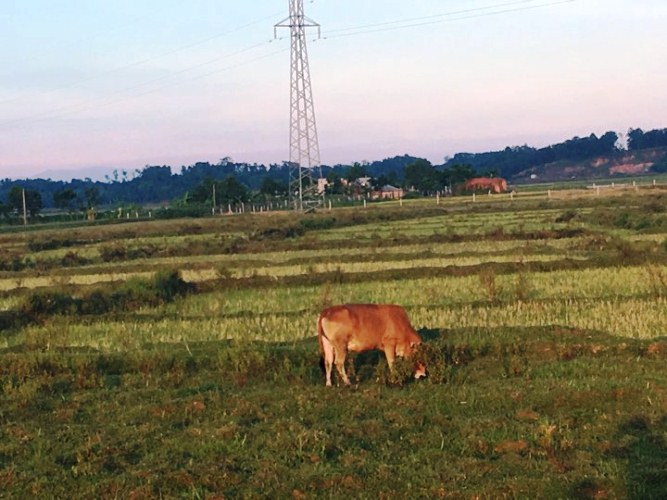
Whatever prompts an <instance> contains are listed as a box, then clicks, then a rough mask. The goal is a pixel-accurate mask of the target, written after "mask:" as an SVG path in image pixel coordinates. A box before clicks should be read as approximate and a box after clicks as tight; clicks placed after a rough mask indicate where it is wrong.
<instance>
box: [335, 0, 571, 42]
mask: <svg viewBox="0 0 667 500" xmlns="http://www.w3.org/2000/svg"><path fill="white" fill-rule="evenodd" d="M533 1H534V0H521V1H517V2H510V3H505V4H497V5H492V6H488V7H478V8H476V9H466V10H460V11H453V12H446V13H442V14H433V15H430V16H423V17H416V18H405V19H399V20H395V21H387V22H383V23H375V24H367V25H361V26H353V27H349V28H339V29H336V30H330V31H325V32H324V34H323V36H322V39H323V40H328V39H332V38H345V37H350V36H358V35H365V34H370V33H380V32H384V31H396V30H401V29H408V28H416V27H420V26H427V25H433V24H442V23H450V22H455V21H463V20H467V19H475V18H481V17H489V16H496V15H500V14H508V13H513V12H521V11H527V10H535V9H540V8H545V7H551V6H556V5H562V4H566V3H572V2H576V1H577V0H558V1H554V2H547V3H540V4H537V5H526V6H522V7H515V8H502V7H509V6H512V5H518V4H524V3H531V2H533ZM498 8H501V10H493V11H492V12H480V11H482V10H491V9H498ZM475 12H478V13H475ZM443 18H445V19H443ZM329 33H333V34H331V35H329Z"/></svg>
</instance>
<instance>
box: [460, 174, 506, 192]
mask: <svg viewBox="0 0 667 500" xmlns="http://www.w3.org/2000/svg"><path fill="white" fill-rule="evenodd" d="M464 187H465V189H466V190H467V191H480V190H481V191H489V192H493V193H496V194H498V193H504V192H505V191H507V181H506V180H505V179H501V178H499V177H475V178H473V179H468V180H467V181H466V182H465V186H464Z"/></svg>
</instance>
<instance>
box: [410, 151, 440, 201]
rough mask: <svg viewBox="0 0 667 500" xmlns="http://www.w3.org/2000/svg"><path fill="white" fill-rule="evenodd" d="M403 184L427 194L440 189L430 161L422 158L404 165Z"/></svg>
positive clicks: (436, 173)
mask: <svg viewBox="0 0 667 500" xmlns="http://www.w3.org/2000/svg"><path fill="white" fill-rule="evenodd" d="M405 185H406V186H407V187H413V188H415V189H416V190H417V191H420V192H421V193H422V194H424V195H427V194H430V193H434V192H436V191H438V189H440V179H439V178H438V172H437V171H436V170H435V168H434V167H433V165H431V162H430V161H428V160H423V159H422V160H417V161H415V162H413V163H411V164H409V165H408V166H406V167H405Z"/></svg>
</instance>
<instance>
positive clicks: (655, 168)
mask: <svg viewBox="0 0 667 500" xmlns="http://www.w3.org/2000/svg"><path fill="white" fill-rule="evenodd" d="M665 171H667V147H664V148H653V149H645V150H639V151H624V152H618V153H614V154H612V155H607V156H598V157H594V158H589V159H586V160H579V161H573V160H561V161H557V162H553V163H547V164H545V165H538V166H535V167H531V168H528V169H526V170H523V171H521V172H518V173H516V174H515V175H513V176H511V177H510V180H511V181H512V182H514V183H518V184H525V183H530V182H554V181H561V180H568V179H600V178H608V177H613V176H619V177H620V176H626V175H648V174H651V173H664V172H665Z"/></svg>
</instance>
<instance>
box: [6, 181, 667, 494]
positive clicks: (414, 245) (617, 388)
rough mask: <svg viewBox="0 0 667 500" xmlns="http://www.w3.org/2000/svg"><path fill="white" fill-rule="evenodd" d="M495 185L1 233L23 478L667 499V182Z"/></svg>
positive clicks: (79, 486)
mask: <svg viewBox="0 0 667 500" xmlns="http://www.w3.org/2000/svg"><path fill="white" fill-rule="evenodd" d="M617 191H620V190H617ZM609 192H611V190H609ZM480 199H481V200H477V202H476V203H471V202H470V200H469V199H465V198H453V199H446V200H444V199H443V200H441V203H440V205H436V204H435V202H434V201H433V200H428V201H424V200H417V201H411V202H405V203H404V204H403V206H399V204H397V203H387V204H378V205H372V204H370V205H369V207H368V208H366V209H363V208H360V207H359V208H345V209H336V210H334V211H332V212H329V211H322V212H321V213H316V214H314V215H303V216H295V215H294V214H290V213H272V214H254V215H253V214H245V215H236V216H221V217H216V218H208V219H195V220H178V221H157V220H155V221H143V222H126V221H123V223H118V224H107V225H88V226H70V227H68V228H67V229H62V228H58V229H50V228H49V227H42V228H34V227H33V228H30V229H29V230H28V231H21V232H19V231H16V230H15V229H12V231H11V232H9V231H7V232H2V230H1V229H0V327H1V328H2V333H1V334H0V497H2V496H7V497H17V498H23V497H26V496H38V497H58V498H64V497H68V498H71V497H101V498H108V497H121V498H126V497H132V498H153V497H185V498H226V497H269V498H284V497H293V498H316V497H321V496H324V497H332V498H339V497H349V496H352V497H363V498H365V497H381V498H388V497H397V496H398V497H429V498H431V497H444V498H499V497H509V498H514V497H547V498H572V497H574V498H664V497H665V496H667V370H666V369H665V361H666V360H667V205H666V202H667V194H665V193H663V192H662V191H660V190H657V189H656V190H647V191H645V192H642V193H640V194H636V193H635V192H634V190H631V189H626V190H623V192H622V193H621V194H619V193H618V192H614V193H613V195H607V194H606V191H605V193H602V194H600V195H598V194H597V193H594V194H591V193H588V192H587V193H584V195H581V196H578V195H576V193H575V192H572V193H569V194H568V192H567V191H559V194H558V196H556V195H554V196H552V198H551V199H546V198H544V197H540V198H538V197H534V196H532V195H526V196H525V197H521V196H518V197H517V198H516V199H514V200H509V199H500V198H489V197H487V196H484V197H480ZM345 302H372V303H383V302H389V303H398V304H401V305H403V306H404V307H405V308H406V310H407V311H408V314H409V316H410V318H411V320H412V323H413V324H414V326H415V327H416V328H417V329H418V330H419V332H420V333H421V335H422V338H423V339H424V341H425V344H424V348H423V349H422V350H421V351H420V353H419V354H418V356H420V357H421V358H422V359H423V360H424V361H426V362H427V365H428V370H429V376H428V378H427V379H426V380H423V381H419V382H413V381H410V378H409V374H407V371H406V370H407V369H408V367H407V366H406V365H400V364H399V367H398V370H397V373H395V374H389V373H388V372H387V368H386V362H385V361H384V358H383V356H382V355H380V354H378V353H364V354H360V355H357V356H353V357H352V358H351V360H350V366H349V371H350V372H351V373H352V374H353V376H354V380H355V386H354V388H351V389H346V388H342V387H340V388H329V389H327V388H325V387H324V376H323V374H322V372H321V370H320V365H319V352H318V347H317V341H316V339H315V336H314V335H315V320H316V318H317V314H318V313H319V311H320V310H321V309H322V308H323V307H325V306H328V305H331V304H334V303H345Z"/></svg>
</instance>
